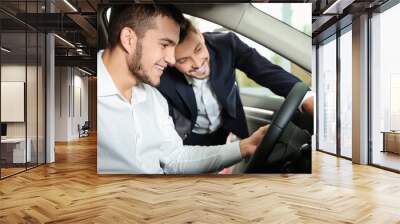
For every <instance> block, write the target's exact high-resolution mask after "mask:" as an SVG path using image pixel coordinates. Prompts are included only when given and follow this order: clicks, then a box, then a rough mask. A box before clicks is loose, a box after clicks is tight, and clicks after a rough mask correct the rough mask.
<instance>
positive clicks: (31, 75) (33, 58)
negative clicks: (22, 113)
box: [26, 32, 38, 168]
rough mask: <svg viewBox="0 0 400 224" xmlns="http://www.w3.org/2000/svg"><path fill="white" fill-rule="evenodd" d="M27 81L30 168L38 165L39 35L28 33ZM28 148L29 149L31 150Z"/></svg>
mask: <svg viewBox="0 0 400 224" xmlns="http://www.w3.org/2000/svg"><path fill="white" fill-rule="evenodd" d="M27 39H28V40H27V44H28V46H27V48H28V51H27V52H28V57H27V58H28V62H27V80H26V91H27V94H26V113H27V115H26V116H27V123H26V124H27V141H28V143H29V144H30V145H29V147H30V151H31V153H30V155H29V156H30V158H29V160H28V161H29V162H28V164H27V165H28V168H30V167H33V166H36V165H37V131H38V130H37V121H38V120H37V115H38V114H37V109H38V108H37V104H38V102H37V97H38V96H37V90H38V88H37V74H38V67H37V63H38V56H37V54H38V52H37V45H38V43H37V41H38V37H37V33H36V32H29V33H27ZM29 147H28V148H29Z"/></svg>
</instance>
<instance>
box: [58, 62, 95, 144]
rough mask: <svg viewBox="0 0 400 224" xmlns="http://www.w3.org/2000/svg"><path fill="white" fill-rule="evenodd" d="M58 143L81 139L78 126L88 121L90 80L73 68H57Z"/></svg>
mask: <svg viewBox="0 0 400 224" xmlns="http://www.w3.org/2000/svg"><path fill="white" fill-rule="evenodd" d="M55 73H56V75H55V76H56V84H55V85H56V91H55V112H56V113H55V120H56V122H55V123H56V131H55V140H56V141H69V140H73V139H77V138H78V137H79V132H78V124H79V125H81V126H82V125H83V124H84V122H85V121H87V120H88V78H87V77H85V76H83V75H84V74H83V73H82V72H80V71H79V70H77V69H76V68H72V67H56V72H55Z"/></svg>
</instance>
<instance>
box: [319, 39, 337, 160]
mask: <svg viewBox="0 0 400 224" xmlns="http://www.w3.org/2000/svg"><path fill="white" fill-rule="evenodd" d="M318 66H319V67H318V91H319V92H318V114H319V119H318V137H319V139H318V144H319V145H318V147H319V149H321V150H324V151H327V152H331V153H336V39H335V37H333V40H332V41H330V42H328V43H326V44H322V45H320V46H319V48H318Z"/></svg>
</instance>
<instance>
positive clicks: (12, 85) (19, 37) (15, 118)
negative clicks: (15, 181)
mask: <svg viewBox="0 0 400 224" xmlns="http://www.w3.org/2000/svg"><path fill="white" fill-rule="evenodd" d="M25 41H26V33H25V32H18V33H15V32H7V33H5V32H2V33H1V47H2V49H6V50H1V107H0V109H1V123H2V126H3V129H5V131H3V133H2V139H1V167H2V170H1V175H2V178H4V177H5V176H9V175H12V174H15V173H17V172H20V171H23V170H25V163H26V161H27V159H28V161H29V160H30V152H31V151H30V147H29V146H30V142H29V141H28V142H27V141H26V120H25V91H26V69H27V67H26V42H25ZM27 149H28V150H27Z"/></svg>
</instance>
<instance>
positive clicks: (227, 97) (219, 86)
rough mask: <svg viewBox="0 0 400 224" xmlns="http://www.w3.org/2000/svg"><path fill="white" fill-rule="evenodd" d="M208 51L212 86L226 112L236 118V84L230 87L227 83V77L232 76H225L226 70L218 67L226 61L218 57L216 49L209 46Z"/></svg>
mask: <svg viewBox="0 0 400 224" xmlns="http://www.w3.org/2000/svg"><path fill="white" fill-rule="evenodd" d="M207 47H208V46H207ZM208 52H209V53H210V81H211V87H212V88H213V90H214V92H215V95H216V96H217V100H218V102H219V103H220V104H221V105H222V107H223V108H224V109H225V112H226V113H227V114H228V115H229V116H231V117H233V118H235V117H236V96H235V94H236V86H235V85H234V86H233V89H231V88H229V86H227V85H226V83H225V78H230V77H224V75H225V73H226V72H224V71H221V70H220V69H218V66H217V65H221V66H220V67H223V66H222V64H223V63H226V62H224V61H222V60H219V59H218V58H217V55H216V54H215V51H214V50H213V49H211V48H210V47H208ZM227 75H232V74H227ZM225 76H226V75H225ZM232 78H233V79H235V77H232Z"/></svg>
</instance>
